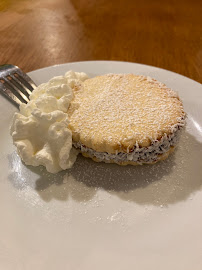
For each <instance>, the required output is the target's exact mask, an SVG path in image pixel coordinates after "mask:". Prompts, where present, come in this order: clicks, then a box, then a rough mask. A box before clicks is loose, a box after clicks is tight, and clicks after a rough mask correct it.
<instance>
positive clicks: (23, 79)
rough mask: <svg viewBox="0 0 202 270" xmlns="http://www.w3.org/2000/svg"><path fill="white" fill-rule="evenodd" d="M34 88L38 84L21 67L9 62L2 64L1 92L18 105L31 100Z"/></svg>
mask: <svg viewBox="0 0 202 270" xmlns="http://www.w3.org/2000/svg"><path fill="white" fill-rule="evenodd" d="M34 88H36V84H35V83H34V82H33V81H32V79H31V78H30V77H29V76H28V75H27V74H25V73H24V72H23V71H22V70H21V69H20V68H19V67H17V66H14V65H8V64H7V65H2V66H0V92H1V93H3V94H4V95H5V96H6V97H7V98H9V99H10V100H12V102H14V104H15V105H17V106H18V107H19V106H20V104H22V103H27V102H29V96H30V94H31V93H32V91H33V90H34Z"/></svg>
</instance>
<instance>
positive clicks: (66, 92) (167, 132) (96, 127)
mask: <svg viewBox="0 0 202 270" xmlns="http://www.w3.org/2000/svg"><path fill="white" fill-rule="evenodd" d="M184 124H185V113H184V110H183V105H182V102H181V100H180V99H179V97H178V95H177V94H176V93H175V92H174V91H172V90H171V89H169V88H167V87H166V86H165V85H164V84H162V83H160V82H158V81H156V80H155V79H152V78H150V77H144V76H137V75H134V74H107V75H102V76H97V77H94V78H91V79H89V78H88V76H87V75H86V74H85V73H83V72H81V73H79V72H73V71H69V72H67V73H66V74H65V76H58V77H54V78H53V79H51V80H50V81H49V82H47V83H44V84H41V85H40V86H38V87H37V88H36V89H35V90H34V91H33V92H32V94H31V96H30V101H29V102H28V104H22V105H21V106H20V112H19V113H15V115H14V118H13V122H12V125H11V129H10V133H11V136H12V138H13V143H14V145H15V146H16V147H17V152H18V154H19V156H20V157H21V158H22V160H23V161H24V162H25V164H27V165H32V166H39V165H43V166H45V167H46V169H47V171H48V172H51V173H57V172H59V171H61V170H66V169H68V168H71V167H72V165H73V164H74V162H75V161H76V157H77V154H78V152H81V153H82V154H83V156H85V157H90V158H92V159H93V160H95V161H98V162H100V161H103V162H107V163H117V164H119V165H127V164H132V165H138V164H153V163H155V162H157V161H159V160H163V159H165V158H167V157H168V155H169V154H170V153H171V152H172V151H173V150H174V148H175V146H176V144H177V142H178V140H179V137H180V133H181V130H182V128H183V126H184Z"/></svg>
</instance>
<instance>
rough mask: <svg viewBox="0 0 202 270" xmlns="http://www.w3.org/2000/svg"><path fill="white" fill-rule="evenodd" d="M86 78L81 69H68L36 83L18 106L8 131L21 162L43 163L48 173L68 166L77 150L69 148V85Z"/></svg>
mask: <svg viewBox="0 0 202 270" xmlns="http://www.w3.org/2000/svg"><path fill="white" fill-rule="evenodd" d="M87 78H88V76H87V75H86V74H85V73H83V72H81V73H79V72H73V71H68V72H67V73H66V74H65V76H58V77H54V78H52V79H51V80H50V81H49V82H47V83H43V84H41V85H39V86H38V87H37V88H36V89H35V90H33V92H32V94H31V95H30V101H29V102H28V103H27V104H22V105H21V106H20V112H19V113H15V115H14V117H13V122H12V125H11V128H10V134H11V136H12V138H13V143H14V145H15V146H16V147H17V152H18V154H19V156H20V157H21V159H22V160H23V161H24V162H25V164H27V165H32V166H39V165H43V166H45V167H46V170H47V171H48V172H51V173H57V172H59V171H61V170H66V169H68V168H71V167H72V165H73V164H74V162H75V161H76V157H77V153H78V152H77V150H75V149H74V148H72V132H71V130H70V129H69V128H68V124H69V118H68V114H67V110H68V108H69V105H70V102H71V100H72V99H73V91H72V89H73V88H74V86H75V85H78V84H81V82H82V81H85V80H86V79H87Z"/></svg>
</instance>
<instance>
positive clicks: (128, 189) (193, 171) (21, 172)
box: [9, 132, 202, 205]
mask: <svg viewBox="0 0 202 270" xmlns="http://www.w3.org/2000/svg"><path fill="white" fill-rule="evenodd" d="M201 160H202V144H201V143H200V142H198V141H197V140H196V139H195V138H194V137H193V136H192V135H190V134H189V133H187V132H185V133H184V134H183V135H182V137H181V140H180V144H179V146H178V147H177V149H176V150H175V152H174V153H173V154H171V155H170V157H169V158H168V159H167V160H165V161H162V162H159V163H156V164H154V165H143V166H121V167H120V166H118V165H116V164H105V163H96V162H94V161H92V160H91V159H88V158H84V157H82V156H81V155H79V156H78V159H77V161H76V163H75V164H74V166H73V168H71V169H70V170H67V171H63V172H61V173H58V174H56V175H53V174H50V173H47V172H46V170H45V169H44V168H42V167H40V168H34V167H31V166H25V165H23V164H22V163H21V160H20V158H19V157H18V156H17V154H16V153H14V154H12V155H10V156H9V163H10V165H11V167H12V168H13V172H12V173H11V174H10V176H9V180H10V181H11V182H12V184H13V185H14V186H15V187H16V188H17V189H24V188H26V187H27V186H29V187H31V188H32V189H33V190H36V191H37V193H38V194H39V195H40V197H41V198H42V199H43V200H44V201H46V202H48V201H50V200H52V199H57V200H63V201H64V200H68V199H69V198H70V197H71V198H72V199H73V200H76V201H79V202H86V201H89V200H92V199H93V197H94V196H95V194H96V193H97V191H98V190H105V191H106V192H108V193H109V194H110V195H113V196H118V197H119V198H121V199H123V200H126V201H130V202H134V203H138V204H152V205H168V204H173V203H176V202H179V201H183V200H185V199H187V198H188V197H189V196H190V195H191V194H192V193H193V192H195V191H197V190H199V189H200V188H201V186H202V166H201ZM31 174H34V179H36V180H35V181H34V180H33V175H31Z"/></svg>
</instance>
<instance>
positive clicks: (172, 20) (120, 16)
mask: <svg viewBox="0 0 202 270" xmlns="http://www.w3.org/2000/svg"><path fill="white" fill-rule="evenodd" d="M201 17H202V5H201V1H199V0H198V1H197V0H192V1H190V0H176V1H175V0H172V1H171V0H165V1H163V0H153V1H152V0H138V1H137V0H122V1H121V0H34V1H33V0H17V1H16V0H1V1H0V63H1V64H3V63H12V64H15V65H18V66H20V67H21V68H22V69H23V70H24V71H26V72H28V71H31V70H34V69H38V68H42V67H46V66H49V65H54V64H61V63H66V62H74V61H86V60H122V61H130V62H137V63H143V64H148V65H153V66H157V67H161V68H164V69H168V70H172V71H174V72H177V73H180V74H183V75H185V76H187V77H190V78H192V79H194V80H196V81H198V82H202V31H201Z"/></svg>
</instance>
